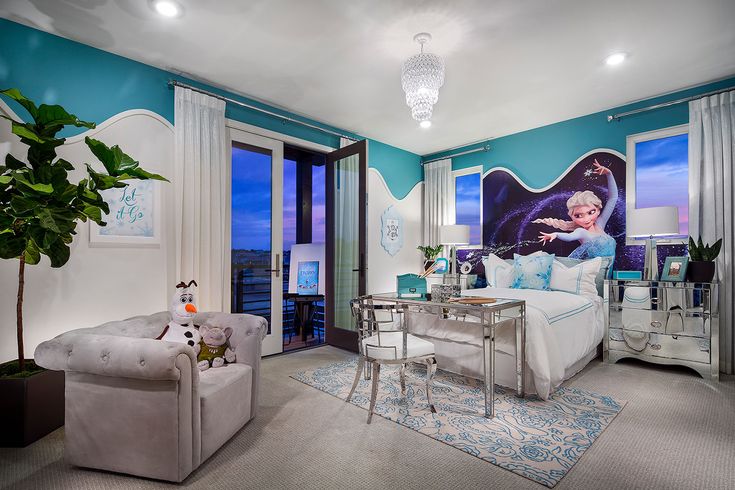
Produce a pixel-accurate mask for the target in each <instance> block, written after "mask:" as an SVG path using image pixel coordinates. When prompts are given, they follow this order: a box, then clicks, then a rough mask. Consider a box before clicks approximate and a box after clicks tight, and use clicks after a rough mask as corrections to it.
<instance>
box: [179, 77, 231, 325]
mask: <svg viewBox="0 0 735 490" xmlns="http://www.w3.org/2000/svg"><path fill="white" fill-rule="evenodd" d="M174 134H175V165H176V171H175V174H174V175H175V180H174V184H175V186H174V187H175V206H174V215H175V217H176V218H175V219H176V258H177V267H176V279H177V280H181V281H187V282H188V281H189V280H190V279H194V280H196V281H197V283H198V284H199V300H198V301H199V304H198V305H197V306H199V309H200V310H203V311H226V308H227V306H228V304H229V297H228V296H229V295H228V291H229V278H228V277H226V275H225V271H226V270H228V266H227V264H228V261H229V243H227V242H226V230H227V217H228V216H229V210H228V209H227V206H226V203H227V194H228V193H229V192H230V191H229V189H230V185H229V182H228V172H227V169H228V159H227V153H226V148H227V144H226V130H225V102H224V101H223V100H221V99H217V98H214V97H210V96H207V95H204V94H201V93H199V92H194V91H192V90H190V89H186V88H181V87H176V88H175V95H174Z"/></svg>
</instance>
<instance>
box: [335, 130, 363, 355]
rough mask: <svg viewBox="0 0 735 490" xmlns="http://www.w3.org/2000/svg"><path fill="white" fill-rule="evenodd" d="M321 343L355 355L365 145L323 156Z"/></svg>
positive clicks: (361, 142) (360, 271)
mask: <svg viewBox="0 0 735 490" xmlns="http://www.w3.org/2000/svg"><path fill="white" fill-rule="evenodd" d="M326 185H327V195H326V208H327V213H326V224H327V229H326V241H327V243H326V260H327V278H326V283H327V284H326V286H327V287H326V293H327V295H326V296H327V301H326V321H325V332H326V341H327V343H328V344H330V345H335V346H337V347H342V348H345V349H350V350H353V351H356V350H357V330H356V329H355V322H354V320H353V319H352V312H351V309H350V300H351V299H352V298H355V297H357V296H360V295H363V294H366V292H367V236H366V235H367V226H366V225H367V141H366V140H362V141H358V142H357V143H353V144H351V145H349V146H345V147H344V148H340V149H339V150H336V151H334V152H332V153H329V154H328V155H327V171H326Z"/></svg>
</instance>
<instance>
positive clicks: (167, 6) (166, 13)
mask: <svg viewBox="0 0 735 490" xmlns="http://www.w3.org/2000/svg"><path fill="white" fill-rule="evenodd" d="M152 5H153V10H155V11H156V12H157V13H158V14H159V15H162V16H163V17H178V16H179V15H181V5H179V4H178V3H176V2H174V1H172V0H154V1H153V2H152Z"/></svg>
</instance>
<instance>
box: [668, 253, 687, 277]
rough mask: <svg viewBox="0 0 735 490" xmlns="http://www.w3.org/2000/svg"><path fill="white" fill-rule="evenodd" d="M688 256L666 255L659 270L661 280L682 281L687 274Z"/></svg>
mask: <svg viewBox="0 0 735 490" xmlns="http://www.w3.org/2000/svg"><path fill="white" fill-rule="evenodd" d="M688 264H689V257H686V256H685V257H666V262H665V263H664V268H663V270H662V271H661V280H662V281H674V282H676V281H683V280H684V279H685V278H686V276H687V265H688Z"/></svg>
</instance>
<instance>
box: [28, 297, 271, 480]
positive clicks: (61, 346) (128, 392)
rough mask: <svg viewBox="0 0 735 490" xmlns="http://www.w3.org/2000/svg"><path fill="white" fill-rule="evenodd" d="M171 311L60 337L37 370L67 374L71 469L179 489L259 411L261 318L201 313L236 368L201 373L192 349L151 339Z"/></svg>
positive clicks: (199, 320)
mask: <svg viewBox="0 0 735 490" xmlns="http://www.w3.org/2000/svg"><path fill="white" fill-rule="evenodd" d="M169 320H170V316H169V313H168V312H161V313H156V314H154V315H150V316H138V317H134V318H129V319H127V320H123V321H118V322H110V323H105V324H103V325H100V326H98V327H94V328H83V329H78V330H72V331H70V332H66V333H64V334H62V335H59V336H58V337H56V338H54V339H51V340H48V341H46V342H43V343H42V344H40V345H39V346H38V347H37V348H36V352H35V359H36V362H37V363H38V364H39V365H40V366H43V367H45V368H47V369H52V370H63V371H66V423H65V457H66V459H67V461H68V462H70V463H71V464H74V465H77V466H84V467H89V468H97V469H103V470H110V471H117V472H122V473H129V474H132V475H138V476H144V477H148V478H156V479H161V480H169V481H175V482H181V481H183V480H184V479H185V478H186V477H187V476H188V475H189V474H190V473H191V472H192V471H194V470H195V469H196V468H197V467H198V466H199V465H200V464H201V463H202V462H204V461H205V460H206V459H207V458H209V457H210V456H211V455H212V454H214V452H215V451H216V450H217V449H219V447H220V446H222V444H224V443H225V442H226V441H227V440H228V439H230V438H231V437H232V436H233V435H234V434H235V433H236V432H237V431H238V430H240V429H241V428H242V427H243V426H244V425H245V424H246V423H247V422H248V421H249V420H250V419H252V418H253V417H254V416H255V414H256V412H257V408H258V388H259V386H258V385H259V375H260V355H261V343H262V341H263V338H264V337H265V335H266V329H267V323H266V320H265V319H263V318H261V317H258V316H253V315H242V314H237V315H235V314H227V313H200V314H198V315H197V317H196V319H195V320H194V323H195V324H197V325H218V326H222V327H225V326H229V327H232V330H233V333H232V336H231V337H230V345H231V347H232V348H233V349H234V350H235V354H236V356H237V362H235V363H233V364H228V365H226V366H223V367H220V368H212V369H208V370H206V371H204V372H199V370H198V369H197V362H196V357H195V355H194V350H193V349H192V348H191V347H189V346H187V345H184V344H178V343H173V342H164V341H161V340H155V337H156V336H157V335H158V334H160V333H161V330H162V329H163V327H164V326H165V325H166V324H168V322H169Z"/></svg>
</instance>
